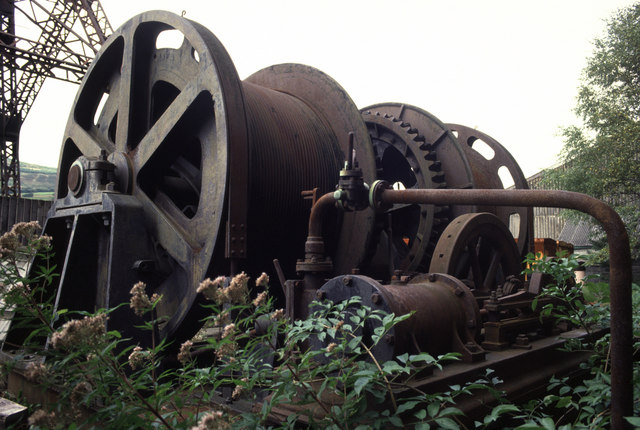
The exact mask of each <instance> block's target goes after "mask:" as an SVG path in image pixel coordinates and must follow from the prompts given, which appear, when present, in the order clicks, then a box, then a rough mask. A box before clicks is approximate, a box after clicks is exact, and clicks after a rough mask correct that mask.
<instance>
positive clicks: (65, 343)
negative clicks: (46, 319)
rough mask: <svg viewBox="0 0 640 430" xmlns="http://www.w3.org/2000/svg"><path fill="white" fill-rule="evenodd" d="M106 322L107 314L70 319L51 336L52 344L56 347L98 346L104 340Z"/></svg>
mask: <svg viewBox="0 0 640 430" xmlns="http://www.w3.org/2000/svg"><path fill="white" fill-rule="evenodd" d="M106 322H107V315H106V314H98V315H95V316H92V317H84V318H83V319H81V320H71V321H68V322H66V323H65V324H64V325H63V326H62V328H61V329H60V331H57V332H55V333H54V334H53V335H52V336H51V345H52V346H53V347H54V348H56V349H72V348H78V347H82V346H87V347H95V346H98V345H99V344H100V343H101V342H102V341H103V340H104V336H105V334H106V326H105V325H106Z"/></svg>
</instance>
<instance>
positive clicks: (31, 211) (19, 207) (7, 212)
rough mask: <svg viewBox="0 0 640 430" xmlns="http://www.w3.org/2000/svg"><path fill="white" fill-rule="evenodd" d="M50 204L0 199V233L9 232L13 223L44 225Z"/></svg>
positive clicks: (47, 202) (43, 201) (20, 199)
mask: <svg viewBox="0 0 640 430" xmlns="http://www.w3.org/2000/svg"><path fill="white" fill-rule="evenodd" d="M52 203H53V202H52V201H49V200H32V199H23V198H21V197H0V233H5V232H7V231H9V230H10V229H11V227H12V226H13V225H14V224H15V223H17V222H22V221H38V222H39V223H40V225H44V221H45V219H46V218H47V212H48V211H49V208H50V207H51V204H52Z"/></svg>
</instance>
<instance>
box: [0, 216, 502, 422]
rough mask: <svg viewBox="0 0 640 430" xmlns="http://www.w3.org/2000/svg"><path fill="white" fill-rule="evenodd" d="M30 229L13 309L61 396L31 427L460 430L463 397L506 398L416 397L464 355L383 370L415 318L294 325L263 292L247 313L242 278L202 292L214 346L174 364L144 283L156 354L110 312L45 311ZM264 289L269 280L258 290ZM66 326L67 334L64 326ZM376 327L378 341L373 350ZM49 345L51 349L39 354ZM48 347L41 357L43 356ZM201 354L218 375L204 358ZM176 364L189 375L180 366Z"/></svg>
mask: <svg viewBox="0 0 640 430" xmlns="http://www.w3.org/2000/svg"><path fill="white" fill-rule="evenodd" d="M34 231H35V228H33V229H32V230H30V236H29V238H28V239H29V240H28V241H27V245H26V246H23V245H21V243H23V242H22V241H20V240H18V241H16V240H13V239H17V238H16V237H14V236H11V237H4V236H3V238H5V239H6V240H4V241H3V240H2V239H0V244H2V245H3V246H4V245H7V246H9V244H10V245H11V246H12V247H13V248H12V249H13V250H12V252H8V250H7V248H6V247H4V248H3V257H4V258H5V259H7V262H5V264H3V265H0V268H3V270H5V271H4V273H2V275H3V279H4V286H5V287H6V288H5V291H4V292H5V294H4V295H3V298H4V300H5V310H7V309H12V310H16V309H18V308H20V309H21V312H19V313H17V314H16V315H18V316H19V317H16V318H14V321H13V322H12V323H13V324H14V326H15V325H19V324H20V320H21V319H24V320H25V321H29V323H30V324H31V326H30V329H32V330H33V333H34V335H33V336H32V337H33V339H34V342H32V349H30V350H29V354H30V355H31V356H36V357H37V358H36V359H35V360H32V362H31V363H30V364H29V365H28V366H27V368H26V370H24V373H25V377H26V378H27V379H29V380H30V381H32V382H34V383H37V384H38V385H40V386H41V387H42V389H43V390H46V389H54V390H55V391H56V392H57V393H58V398H57V400H56V402H55V403H53V404H48V405H31V417H30V424H31V425H32V427H34V428H85V427H88V428H91V427H100V428H118V429H119V428H142V429H143V428H169V429H172V428H192V427H193V426H195V425H199V427H198V428H243V429H244V428H268V427H269V426H270V425H273V421H271V422H270V421H269V419H270V417H271V416H272V413H273V412H274V411H275V410H276V409H278V410H279V411H282V410H283V409H282V408H284V410H286V411H287V419H286V420H285V421H283V422H282V423H280V427H279V428H293V427H294V426H299V425H310V426H312V427H314V428H335V429H352V428H394V427H395V428H404V427H407V426H415V428H422V429H426V428H431V427H437V428H449V429H455V428H460V426H461V422H460V420H459V417H460V415H462V412H461V411H460V410H459V409H457V408H456V407H455V403H456V398H457V397H458V396H461V395H470V394H471V393H472V390H473V391H478V390H484V389H490V390H493V391H492V393H494V395H495V396H496V397H499V395H500V393H499V392H498V391H497V390H495V389H494V388H493V387H492V385H491V384H496V383H498V382H499V381H497V380H496V379H495V378H490V377H489V376H487V379H486V380H484V379H483V380H480V381H476V382H474V383H471V384H467V385H465V386H452V387H449V389H448V390H447V391H445V392H441V393H424V392H422V391H420V390H418V389H416V388H414V387H413V386H412V385H411V381H412V380H413V379H414V378H415V377H416V376H417V375H419V374H421V373H424V372H425V371H427V370H429V369H432V368H440V367H441V366H442V365H443V363H444V362H447V361H451V360H456V359H457V356H458V355H457V354H454V353H449V354H444V355H442V356H440V357H433V356H431V355H429V354H426V353H419V354H413V355H411V354H403V355H401V356H399V357H397V358H396V359H395V360H392V361H388V362H378V361H377V360H376V358H375V356H374V354H373V353H372V352H371V350H372V349H373V348H375V347H376V345H378V343H380V342H383V341H384V338H385V336H386V335H387V334H389V332H390V331H391V330H393V329H394V327H395V326H396V324H398V323H399V322H402V321H404V320H406V319H407V318H409V317H410V315H402V316H396V315H393V314H386V313H384V312H380V311H374V310H371V309H369V308H367V307H366V306H362V304H361V301H360V299H359V298H358V297H353V298H351V299H349V300H347V301H345V302H343V303H336V304H334V303H328V302H326V303H314V305H313V307H312V314H311V316H310V317H309V318H308V319H306V320H300V321H295V322H290V321H288V320H287V319H285V318H284V315H283V312H282V310H273V308H272V303H271V301H270V299H269V298H268V294H267V290H266V289H265V290H264V291H263V292H261V293H260V294H257V297H255V299H254V300H253V302H251V303H249V302H248V288H247V282H248V277H247V276H246V275H244V274H241V275H238V276H236V277H235V278H233V280H231V282H229V279H227V278H222V277H220V278H217V279H216V280H214V281H211V280H206V281H204V282H203V283H202V284H201V292H202V293H203V294H205V295H206V297H208V298H210V299H211V302H210V303H209V304H208V305H207V307H208V308H209V309H210V311H211V316H210V317H209V318H207V320H206V321H205V323H206V324H205V325H206V326H207V327H208V329H209V330H211V331H212V332H213V333H214V334H213V335H211V334H210V335H209V336H204V337H201V339H202V340H201V341H200V342H195V343H194V342H192V341H187V342H185V343H184V344H183V345H182V346H181V348H180V351H179V353H177V355H176V354H175V352H174V353H171V351H175V348H171V345H167V344H165V343H164V342H157V341H156V340H155V338H154V333H156V330H155V328H156V326H157V324H158V323H160V321H158V320H157V319H155V317H154V315H155V312H154V309H155V308H156V306H157V305H158V303H160V302H161V301H162V297H157V296H152V297H148V296H147V295H146V293H145V286H144V284H142V283H138V284H136V285H135V286H133V288H132V289H131V295H132V296H131V302H130V303H129V304H124V306H130V307H131V308H132V309H133V310H134V311H135V313H136V314H137V315H139V316H141V317H142V318H143V319H142V322H141V323H140V325H139V327H140V328H141V329H143V330H146V331H148V333H149V336H150V339H151V344H150V345H149V346H139V345H136V344H135V343H133V342H132V340H131V339H123V338H122V336H121V335H120V333H118V332H117V331H109V332H107V331H106V329H105V327H106V325H105V322H106V321H107V320H108V318H109V315H110V314H111V312H112V310H99V311H98V312H97V313H96V314H93V315H90V314H87V313H83V312H75V313H74V312H69V311H66V310H62V309H59V310H57V311H54V307H53V306H52V305H51V304H50V303H47V302H44V303H43V302H42V300H41V298H42V297H43V294H44V293H45V292H46V286H47V285H48V284H49V283H50V281H51V279H52V276H53V275H52V273H53V272H52V270H53V268H51V267H45V268H44V269H43V270H42V271H40V272H38V271H32V272H31V273H39V274H38V275H37V276H36V277H35V278H33V279H26V278H25V277H24V275H22V273H23V272H24V270H23V269H22V270H21V268H20V267H19V261H22V260H25V259H26V260H30V259H32V258H33V257H35V256H38V255H40V256H41V258H40V259H38V260H36V261H38V262H42V261H44V262H46V261H48V259H47V249H48V241H44V242H41V239H40V238H38V237H36V236H35V235H33V234H32V233H33V232H34ZM9 239H11V240H9ZM21 239H25V237H22V238H21ZM34 243H43V244H44V245H46V246H44V247H36V246H33V244H34ZM8 263H12V264H8ZM265 277H266V275H265ZM28 285H31V286H33V287H28ZM36 285H38V287H36ZM266 287H267V285H266V282H265V281H264V279H263V277H261V278H260V279H259V280H258V281H257V285H256V288H255V289H258V290H259V289H263V288H266ZM62 316H64V317H65V320H66V321H67V322H65V323H64V324H61V320H59V323H58V324H55V325H54V321H55V320H56V319H59V318H61V317H62ZM34 321H36V322H38V324H37V325H35V324H34ZM54 326H55V327H58V328H57V329H56V330H54V329H52V327H54ZM368 328H372V329H373V330H372V332H371V333H370V335H368V336H367V337H366V338H365V337H364V335H363V334H362V333H365V332H367V329H368ZM43 332H44V334H43ZM36 334H37V335H36ZM47 337H48V339H49V345H50V347H49V348H46V349H43V348H42V346H43V340H44V339H45V338H47ZM38 341H39V342H40V344H38ZM38 345H39V347H40V350H37V351H36V350H35V349H33V348H35V347H36V346H38ZM196 351H197V354H196V353H195V352H196ZM203 356H204V357H208V359H206V360H205V362H208V364H206V363H205V364H203V363H199V362H198V361H197V360H196V357H203ZM171 357H175V358H177V360H178V361H179V362H180V365H175V364H174V365H171V364H170V363H171ZM174 363H175V362H174ZM9 365H10V363H9ZM225 399H233V400H234V401H239V402H242V401H247V402H249V403H248V404H255V405H259V407H258V408H254V409H253V410H251V411H250V412H245V413H243V414H239V415H236V414H232V413H231V412H230V411H229V410H228V409H227V408H226V407H225V406H224V404H225V401H224V400H225ZM280 413H281V412H280ZM496 416H497V415H496ZM269 428H272V427H269Z"/></svg>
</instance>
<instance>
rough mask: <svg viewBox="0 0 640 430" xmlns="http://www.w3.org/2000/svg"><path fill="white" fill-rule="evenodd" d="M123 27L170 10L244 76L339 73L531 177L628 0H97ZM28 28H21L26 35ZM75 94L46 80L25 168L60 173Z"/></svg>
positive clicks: (570, 120) (28, 133)
mask: <svg viewBox="0 0 640 430" xmlns="http://www.w3.org/2000/svg"><path fill="white" fill-rule="evenodd" d="M101 3H102V5H103V7H104V9H105V11H106V13H107V16H108V18H109V20H110V22H111V24H112V26H113V27H114V29H115V28H117V27H119V26H120V25H121V24H122V23H124V22H125V21H126V20H128V19H129V18H130V17H131V16H133V15H136V14H138V13H140V12H143V11H146V10H151V9H164V10H169V11H172V12H175V13H178V14H180V13H182V12H183V11H184V12H185V16H186V17H187V18H190V19H192V20H195V21H198V22H200V23H201V24H203V25H205V26H206V27H207V28H209V29H210V30H211V31H212V32H213V33H214V34H215V35H216V36H217V37H218V38H219V39H220V41H221V42H222V43H223V44H224V45H225V47H226V49H227V51H228V52H229V54H230V55H231V58H232V59H233V61H234V63H235V65H236V68H237V70H238V74H239V75H240V78H241V79H244V78H245V77H247V76H249V75H251V74H252V73H254V72H256V71H258V70H260V69H262V68H264V67H267V66H270V65H272V64H278V63H284V62H294V63H303V64H308V65H310V66H313V67H316V68H318V69H320V70H322V71H324V72H325V73H327V74H329V75H330V76H332V77H333V78H334V79H335V80H336V81H338V83H340V85H342V87H344V88H345V90H346V91H347V92H348V93H349V95H350V96H351V98H352V99H353V100H354V102H355V103H356V105H357V106H358V107H359V108H362V107H365V106H368V105H370V104H373V103H379V102H402V103H408V104H413V105H416V106H419V107H421V108H423V109H426V110H427V111H429V112H431V113H432V114H434V115H435V116H437V117H438V118H440V120H442V121H444V122H451V123H460V124H464V125H467V126H471V127H474V128H477V129H478V130H481V131H483V132H485V133H487V134H489V135H491V136H493V137H494V138H495V139H497V140H498V141H500V142H501V143H502V144H503V145H504V146H505V147H507V149H508V150H509V151H510V152H511V153H512V154H513V156H514V157H515V158H516V160H518V162H519V163H520V166H521V167H522V169H523V171H524V173H525V174H526V175H527V176H529V175H532V174H534V173H536V172H538V171H539V170H540V169H542V168H545V167H549V166H551V165H553V164H554V163H555V162H556V155H557V153H558V151H559V150H560V149H561V147H562V140H561V138H560V137H559V136H558V130H559V127H562V126H567V125H570V124H576V123H578V120H577V119H576V118H575V116H574V114H573V111H572V109H573V108H574V106H575V96H576V94H577V87H578V84H579V78H580V72H581V70H582V69H583V68H584V66H585V64H586V58H587V57H588V56H589V54H590V53H591V52H592V49H593V45H592V42H593V40H594V38H596V37H598V36H602V35H603V34H604V30H605V22H604V21H605V19H607V18H608V17H610V16H611V14H612V13H613V12H614V11H615V10H617V9H618V8H620V7H624V6H628V5H631V4H633V3H634V2H633V1H623V0H607V1H602V0H538V1H536V2H529V1H527V2H525V1H516V0H504V1H497V0H494V1H487V0H485V1H477V0H457V1H456V0H449V1H442V0H437V1H432V0H422V1H417V0H416V1H408V0H394V1H391V0H389V1H376V0H367V1H360V0H351V1H350V0H340V1H327V0H315V1H303V0H295V1H289V0H280V1H278V0H275V1H274V0H272V1H259V0H255V1H249V0H233V1H230V0H229V1H227V0H217V1H196V0H182V1H175V0H171V1H169V0H135V1H131V0H101ZM19 31H20V30H18V32H19ZM77 88H78V87H77V86H74V85H71V84H65V83H61V82H58V81H53V80H49V81H47V82H46V83H45V85H44V87H43V89H42V91H41V92H40V94H39V95H38V99H37V100H36V102H35V104H34V106H33V108H32V110H31V112H30V113H29V116H28V118H27V120H26V122H25V124H24V126H23V129H22V134H21V141H20V159H21V160H22V161H26V162H30V163H36V164H42V165H47V166H53V167H55V166H57V164H58V156H59V150H60V144H61V141H62V137H63V133H64V126H65V124H66V121H67V116H68V114H69V111H70V108H71V104H72V102H73V98H74V96H75V93H76V91H77Z"/></svg>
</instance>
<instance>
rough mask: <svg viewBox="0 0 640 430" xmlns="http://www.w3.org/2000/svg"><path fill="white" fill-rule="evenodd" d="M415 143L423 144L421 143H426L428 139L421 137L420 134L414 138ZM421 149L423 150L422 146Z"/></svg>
mask: <svg viewBox="0 0 640 430" xmlns="http://www.w3.org/2000/svg"><path fill="white" fill-rule="evenodd" d="M413 141H414V142H418V143H421V142H422V143H424V142H426V139H425V138H424V136H423V135H421V134H419V133H418V134H417V135H416V137H414V138H413ZM420 149H422V145H420Z"/></svg>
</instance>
